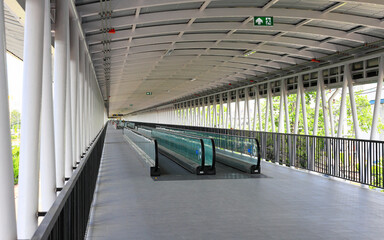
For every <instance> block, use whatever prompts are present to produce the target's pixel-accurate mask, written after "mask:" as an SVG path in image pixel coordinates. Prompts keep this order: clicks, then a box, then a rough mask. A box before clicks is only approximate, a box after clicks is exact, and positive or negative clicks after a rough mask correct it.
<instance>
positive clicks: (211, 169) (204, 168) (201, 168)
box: [138, 126, 216, 174]
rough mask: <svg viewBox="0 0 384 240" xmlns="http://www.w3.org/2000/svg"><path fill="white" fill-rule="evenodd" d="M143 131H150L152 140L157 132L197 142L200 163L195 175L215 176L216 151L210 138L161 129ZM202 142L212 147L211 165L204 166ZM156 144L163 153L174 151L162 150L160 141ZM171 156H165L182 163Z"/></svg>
mask: <svg viewBox="0 0 384 240" xmlns="http://www.w3.org/2000/svg"><path fill="white" fill-rule="evenodd" d="M140 128H143V127H141V126H139V128H138V130H139V131H140ZM143 129H145V130H147V131H151V134H152V137H154V138H156V136H154V135H156V132H158V133H163V134H167V135H172V136H178V137H180V138H181V139H183V138H187V139H194V140H197V141H199V142H200V149H201V162H200V165H199V167H198V169H196V170H195V172H196V173H197V174H215V164H216V150H215V142H214V140H213V139H212V138H208V137H198V136H193V135H190V134H184V133H179V132H171V131H168V130H161V129H155V128H146V127H144V128H143ZM153 132H154V133H153ZM158 137H159V136H157V138H158ZM163 140H165V139H163ZM204 140H208V141H209V143H210V144H211V146H212V163H211V165H206V163H207V160H206V156H207V151H206V147H205V145H206V143H205V142H204ZM158 142H159V145H160V146H161V149H162V151H163V152H164V151H165V152H167V151H174V150H172V149H164V148H165V147H164V146H163V144H162V141H158ZM207 146H208V145H207ZM176 151H177V150H176ZM171 155H172V154H170V155H169V154H168V155H167V156H168V157H171V158H172V159H173V160H175V161H177V162H178V163H179V164H180V163H182V162H180V159H176V158H174V157H172V156H171ZM192 161H193V160H192ZM184 163H185V162H184ZM180 165H182V166H183V164H180ZM184 167H185V165H184ZM207 167H209V168H207ZM187 169H188V168H187ZM188 170H191V169H188Z"/></svg>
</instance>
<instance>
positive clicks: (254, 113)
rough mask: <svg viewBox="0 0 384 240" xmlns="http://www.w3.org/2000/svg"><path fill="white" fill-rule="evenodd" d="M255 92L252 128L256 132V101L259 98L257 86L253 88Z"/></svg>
mask: <svg viewBox="0 0 384 240" xmlns="http://www.w3.org/2000/svg"><path fill="white" fill-rule="evenodd" d="M253 91H254V92H255V93H254V94H253V98H254V101H253V126H252V130H253V131H256V106H257V101H256V98H257V96H256V94H257V91H258V90H257V86H255V87H254V88H253Z"/></svg>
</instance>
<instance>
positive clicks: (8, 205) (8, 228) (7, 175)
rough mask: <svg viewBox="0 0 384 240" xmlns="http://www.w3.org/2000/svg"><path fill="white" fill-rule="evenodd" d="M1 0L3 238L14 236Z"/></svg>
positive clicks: (0, 228)
mask: <svg viewBox="0 0 384 240" xmlns="http://www.w3.org/2000/svg"><path fill="white" fill-rule="evenodd" d="M3 7H4V5H3V1H0V141H1V144H0V233H1V238H2V239H4V240H14V239H16V238H17V236H16V215H15V199H14V194H15V193H14V190H13V189H14V187H13V164H12V148H11V132H10V125H9V105H8V80H7V63H6V50H5V26H4V9H3Z"/></svg>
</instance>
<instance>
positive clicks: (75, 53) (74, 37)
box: [70, 19, 96, 166]
mask: <svg viewBox="0 0 384 240" xmlns="http://www.w3.org/2000/svg"><path fill="white" fill-rule="evenodd" d="M70 46H71V61H70V67H71V115H72V148H73V154H72V165H73V166H76V162H77V161H78V160H79V153H78V151H79V150H78V143H77V141H78V137H77V134H78V126H77V124H78V122H77V118H78V116H77V114H78V113H77V112H78V109H77V108H78V102H77V96H78V93H77V91H78V83H77V77H78V73H79V34H78V30H77V19H72V21H71V44H70ZM95 117H96V116H95Z"/></svg>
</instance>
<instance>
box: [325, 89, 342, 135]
mask: <svg viewBox="0 0 384 240" xmlns="http://www.w3.org/2000/svg"><path fill="white" fill-rule="evenodd" d="M339 91H340V88H338V89H336V91H335V92H334V93H333V94H332V95H331V97H330V98H329V99H328V109H329V122H330V125H331V136H335V127H334V125H335V123H334V120H333V110H332V102H333V99H334V98H335V97H336V95H337V94H338V93H339Z"/></svg>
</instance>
